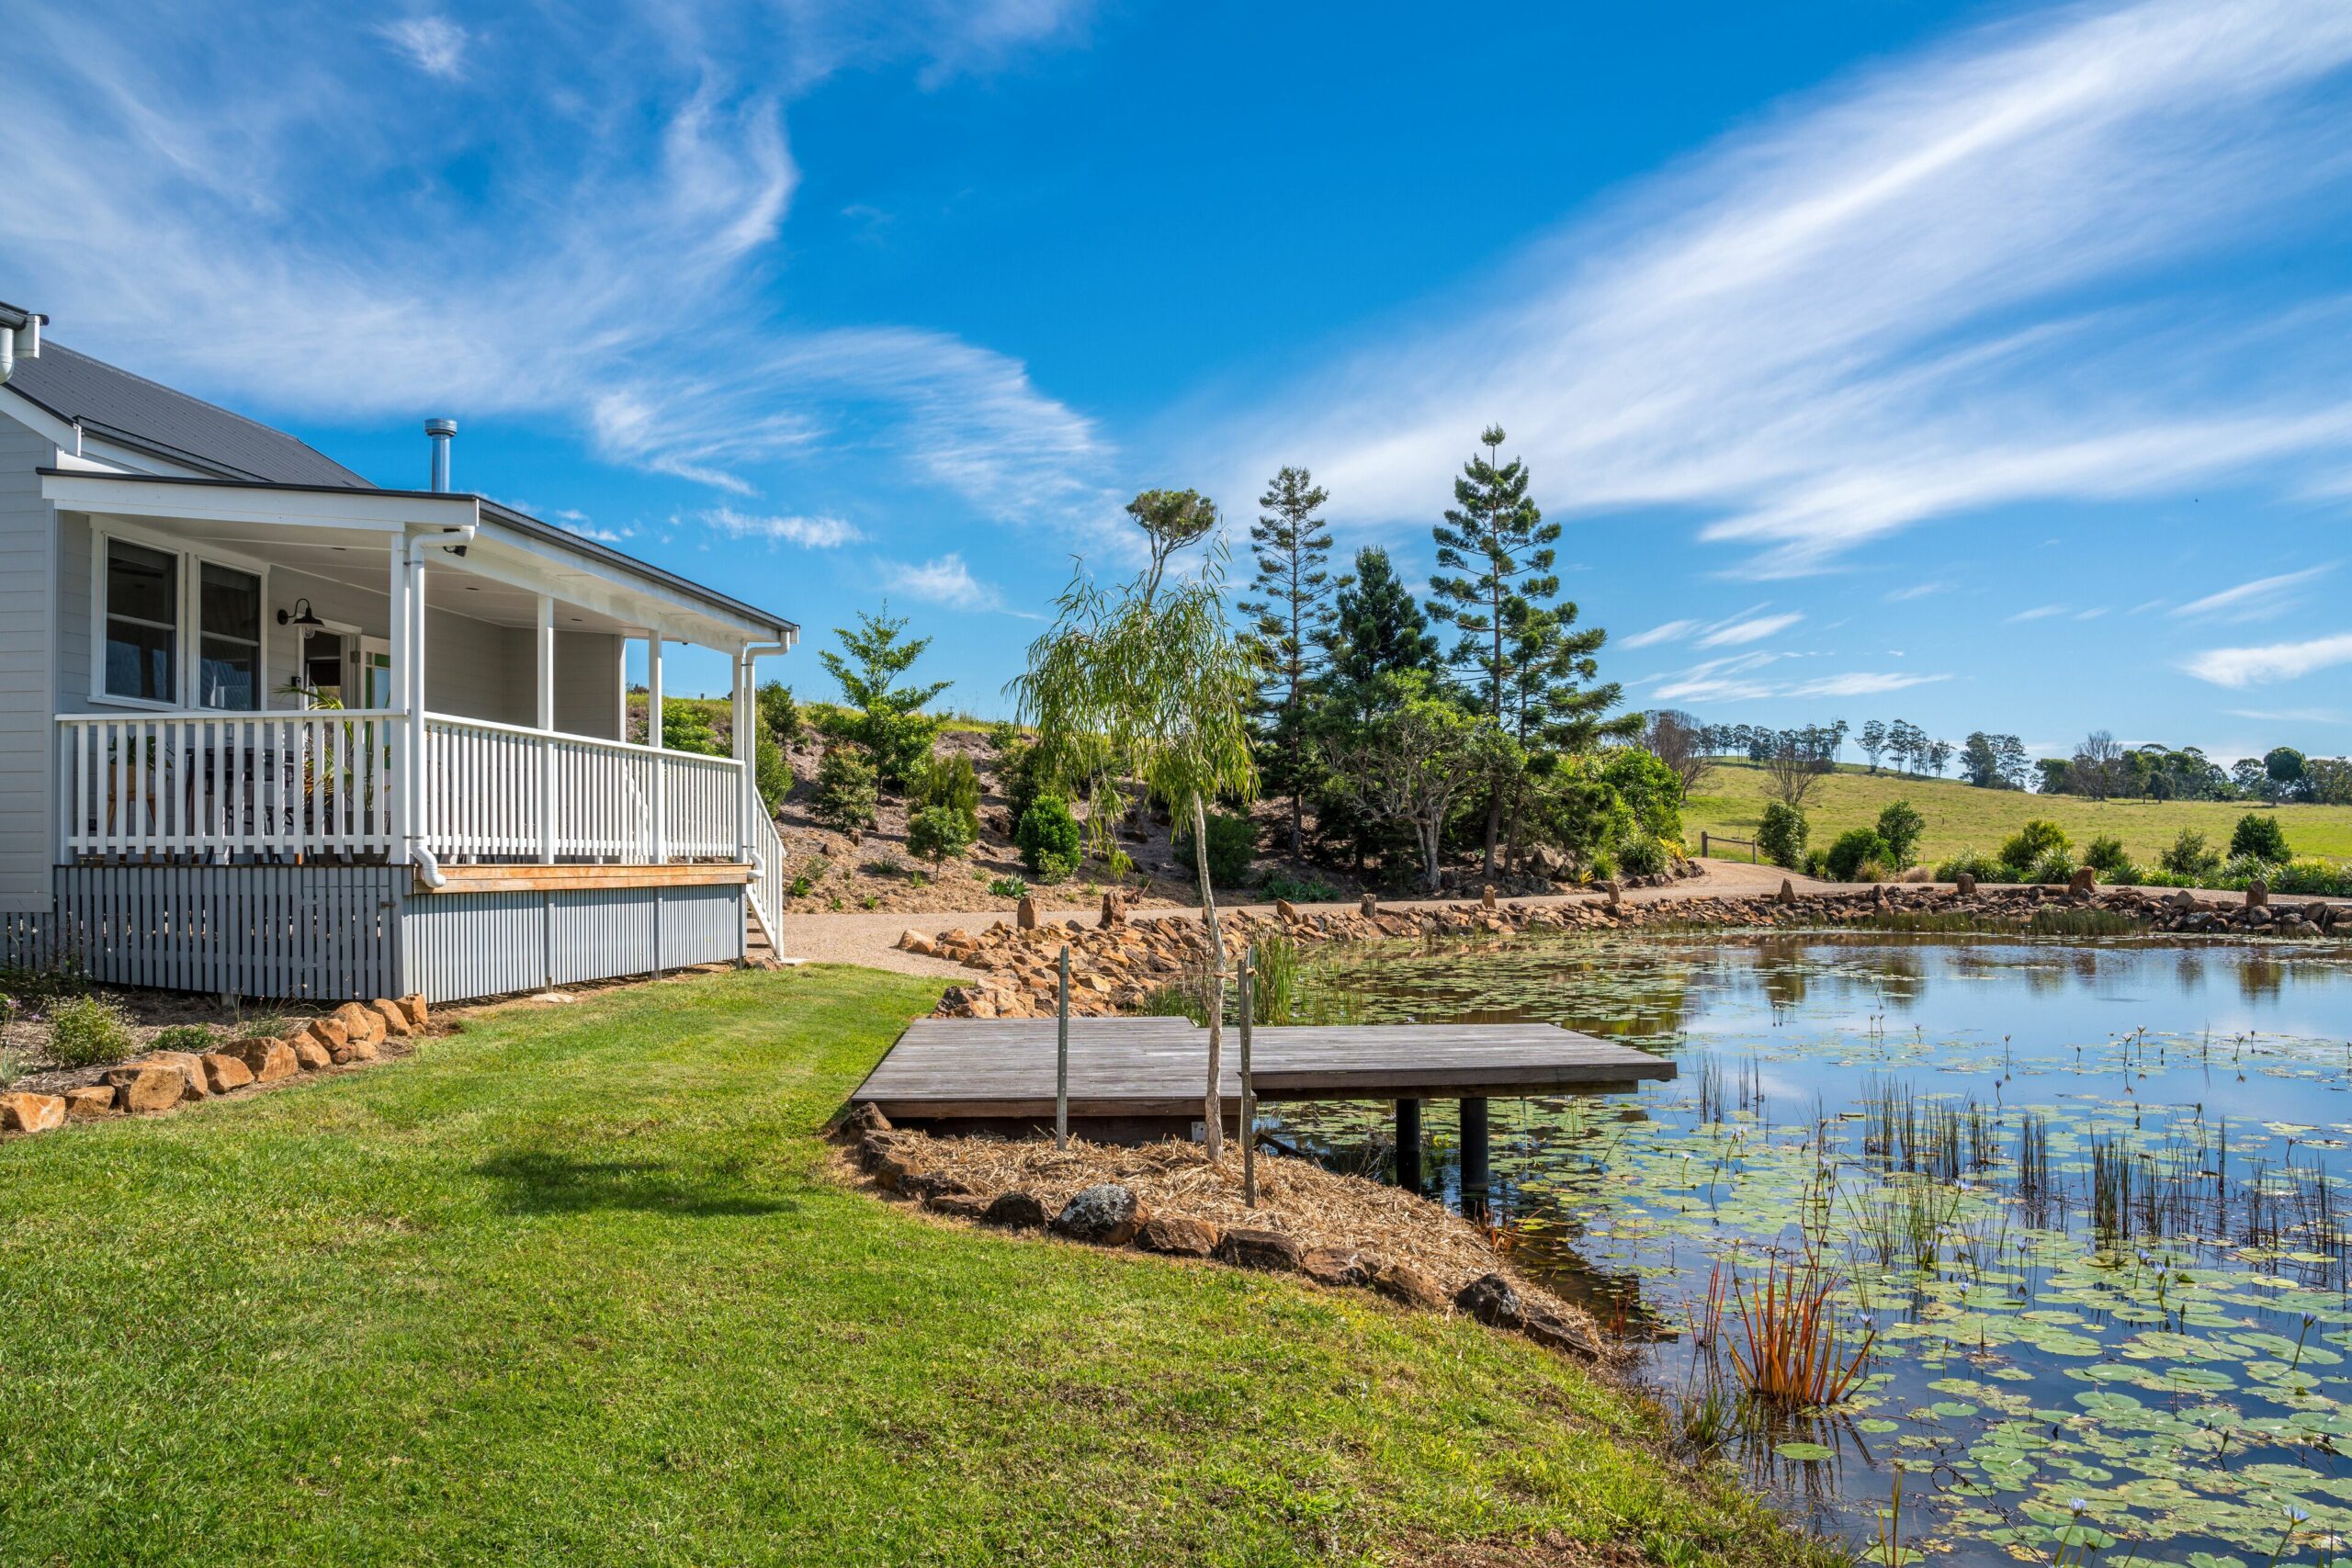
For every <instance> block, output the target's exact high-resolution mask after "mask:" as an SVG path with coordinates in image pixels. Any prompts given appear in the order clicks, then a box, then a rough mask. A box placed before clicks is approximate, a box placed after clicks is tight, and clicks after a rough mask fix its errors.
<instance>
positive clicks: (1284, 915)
mask: <svg viewBox="0 0 2352 1568" xmlns="http://www.w3.org/2000/svg"><path fill="white" fill-rule="evenodd" d="M1274 919H1278V920H1295V919H1298V907H1297V906H1296V905H1295V904H1293V903H1292V902H1291V901H1290V900H1289V899H1287V898H1277V899H1275V900H1274Z"/></svg>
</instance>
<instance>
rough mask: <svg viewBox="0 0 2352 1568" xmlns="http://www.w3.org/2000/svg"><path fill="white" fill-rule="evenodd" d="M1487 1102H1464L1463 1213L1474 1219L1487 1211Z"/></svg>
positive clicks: (1483, 1098)
mask: <svg viewBox="0 0 2352 1568" xmlns="http://www.w3.org/2000/svg"><path fill="white" fill-rule="evenodd" d="M1487 1180H1488V1171H1487V1100H1486V1097H1485V1096H1484V1095H1481V1096H1479V1097H1477V1098H1476V1099H1475V1100H1463V1102H1462V1212H1463V1213H1465V1214H1470V1215H1473V1216H1474V1217H1481V1216H1484V1215H1485V1213H1486V1212H1487Z"/></svg>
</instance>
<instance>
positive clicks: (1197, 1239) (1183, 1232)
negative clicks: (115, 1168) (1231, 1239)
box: [1136, 1214, 1218, 1258]
mask: <svg viewBox="0 0 2352 1568" xmlns="http://www.w3.org/2000/svg"><path fill="white" fill-rule="evenodd" d="M1217 1240H1218V1235H1217V1228H1216V1226H1215V1225H1213V1224H1209V1223H1208V1222H1207V1221H1205V1220H1195V1219H1191V1218H1188V1217H1187V1216H1185V1215H1182V1214H1154V1215H1152V1216H1151V1218H1149V1219H1148V1220H1146V1221H1144V1222H1143V1224H1140V1225H1137V1226H1136V1246H1137V1247H1141V1248H1142V1249H1143V1250H1144V1251H1146V1252H1157V1253H1159V1254H1161V1255H1163V1256H1165V1257H1169V1258H1206V1257H1208V1256H1209V1255H1211V1254H1212V1253H1214V1252H1216V1244H1217Z"/></svg>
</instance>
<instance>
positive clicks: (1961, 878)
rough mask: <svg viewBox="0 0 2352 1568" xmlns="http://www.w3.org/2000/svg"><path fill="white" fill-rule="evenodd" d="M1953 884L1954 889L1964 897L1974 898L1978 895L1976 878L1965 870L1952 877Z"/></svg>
mask: <svg viewBox="0 0 2352 1568" xmlns="http://www.w3.org/2000/svg"><path fill="white" fill-rule="evenodd" d="M1951 885H1952V890H1953V891H1954V892H1955V893H1957V894H1959V896H1960V897H1962V898H1973V897H1976V878H1974V877H1973V876H1971V875H1969V874H1968V873H1966V872H1964V871H1963V872H1962V873H1961V874H1958V875H1957V876H1955V877H1953V878H1952V880H1951Z"/></svg>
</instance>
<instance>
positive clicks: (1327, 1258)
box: [1298, 1247, 1372, 1290]
mask: <svg viewBox="0 0 2352 1568" xmlns="http://www.w3.org/2000/svg"><path fill="white" fill-rule="evenodd" d="M1298 1271H1299V1272H1300V1273H1302V1274H1304V1275H1306V1277H1307V1278H1308V1279H1310V1280H1314V1281H1315V1282H1316V1283H1317V1284H1318V1285H1329V1286H1330V1287H1332V1288H1333V1289H1335V1290H1338V1289H1344V1288H1346V1287H1349V1286H1353V1285H1365V1284H1370V1283H1371V1282H1372V1269H1371V1266H1370V1265H1368V1264H1367V1263H1365V1262H1364V1260H1363V1254H1362V1253H1360V1252H1356V1251H1353V1250H1352V1249H1351V1248H1348V1247H1310V1248H1309V1249H1308V1250H1307V1252H1306V1256H1305V1257H1303V1258H1300V1259H1299V1260H1298Z"/></svg>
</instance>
